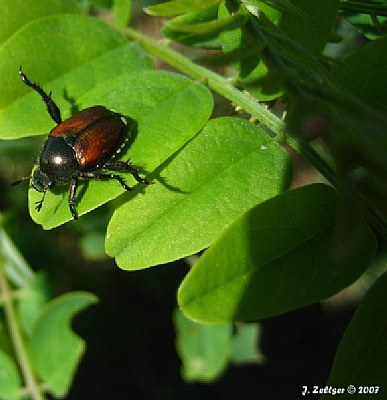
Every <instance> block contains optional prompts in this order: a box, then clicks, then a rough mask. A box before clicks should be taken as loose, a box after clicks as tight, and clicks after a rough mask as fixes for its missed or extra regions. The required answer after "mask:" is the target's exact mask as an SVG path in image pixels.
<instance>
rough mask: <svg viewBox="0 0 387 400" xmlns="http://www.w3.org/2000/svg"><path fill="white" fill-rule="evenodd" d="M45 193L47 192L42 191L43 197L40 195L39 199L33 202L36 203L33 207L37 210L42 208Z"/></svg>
mask: <svg viewBox="0 0 387 400" xmlns="http://www.w3.org/2000/svg"><path fill="white" fill-rule="evenodd" d="M46 193H47V192H46V191H44V192H43V197H42V198H41V199H40V200H38V201H36V202H35V204H36V207H35V209H36V211H37V212H39V211H40V210H41V209H42V207H43V201H44V198H45V197H46Z"/></svg>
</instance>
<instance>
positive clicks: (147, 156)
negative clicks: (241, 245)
mask: <svg viewBox="0 0 387 400" xmlns="http://www.w3.org/2000/svg"><path fill="white" fill-rule="evenodd" d="M98 103H103V105H105V106H106V107H108V108H110V109H113V110H116V111H119V112H120V113H121V114H124V115H126V116H129V117H130V118H132V119H134V120H135V121H136V122H137V125H138V131H137V132H136V131H135V130H134V129H132V131H133V132H132V133H133V137H132V142H131V144H130V146H129V149H127V150H126V151H123V152H121V153H120V158H121V159H123V160H127V159H128V158H129V157H130V160H131V162H132V163H133V164H134V165H136V166H139V167H144V168H145V169H146V171H148V172H151V171H153V170H154V169H155V168H156V167H158V166H159V165H160V164H161V163H163V162H165V161H166V160H167V158H168V157H170V156H171V155H172V154H173V153H175V152H176V151H177V150H178V149H179V148H180V147H182V146H183V145H184V144H185V143H186V142H187V141H188V140H189V139H190V138H191V137H192V136H193V135H195V133H196V132H197V131H198V130H199V129H200V128H201V127H202V126H203V125H204V124H205V122H206V121H207V119H208V118H209V116H210V114H211V112H212V107H213V99H212V96H211V93H210V92H209V90H208V89H207V88H206V87H205V86H203V85H202V84H200V83H198V82H192V81H191V80H189V79H187V78H184V77H183V76H181V75H177V74H173V73H169V72H162V71H142V72H136V73H127V74H123V75H119V76H117V77H115V78H113V79H111V80H109V81H107V82H104V83H102V84H101V85H98V86H97V87H96V88H95V89H94V90H92V91H90V92H89V93H87V94H86V95H85V96H83V97H81V98H80V99H79V104H80V106H81V107H80V108H85V107H88V106H91V105H95V104H98ZM125 180H126V181H127V183H128V184H129V185H132V186H133V185H134V184H135V183H136V182H135V180H134V179H133V178H132V176H131V175H129V174H127V175H126V176H125ZM156 186H157V185H156ZM86 188H87V190H86ZM138 189H139V190H144V185H139V188H138ZM148 189H149V188H147V189H146V193H147V191H148ZM139 190H136V191H134V192H133V194H136V193H137V194H138V192H139ZM124 191H125V190H124V189H123V188H122V187H121V186H120V185H119V184H118V183H117V182H116V181H114V180H113V181H104V182H101V181H92V182H88V183H81V185H80V187H79V191H78V198H77V200H78V201H77V204H76V206H77V210H78V213H79V215H82V214H84V213H86V212H88V211H90V210H92V209H94V208H96V207H98V206H100V205H101V204H103V203H106V202H107V201H109V200H112V199H113V198H115V197H117V196H118V195H120V194H122V193H123V192H124ZM41 196H42V194H41V193H38V192H36V191H35V190H33V189H30V192H29V197H30V199H29V204H30V213H31V216H32V218H33V219H34V220H35V221H36V222H37V223H40V224H42V225H43V227H44V228H45V229H51V228H53V227H55V226H58V225H60V224H62V223H64V222H66V221H68V220H70V219H72V217H71V214H70V211H69V207H68V187H63V188H60V189H59V190H58V191H56V192H54V191H50V192H48V193H47V195H46V199H45V202H44V205H43V208H42V210H41V212H37V211H36V210H35V204H34V203H35V202H36V201H38V200H39V199H40V198H41ZM140 197H141V198H145V197H146V196H140ZM80 200H81V202H80V203H79V201H80Z"/></svg>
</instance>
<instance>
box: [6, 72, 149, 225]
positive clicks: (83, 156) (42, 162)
mask: <svg viewBox="0 0 387 400" xmlns="http://www.w3.org/2000/svg"><path fill="white" fill-rule="evenodd" d="M19 74H20V77H21V79H22V81H23V82H24V83H25V84H26V85H27V86H29V87H31V88H32V89H34V90H35V91H36V92H37V93H38V94H39V95H40V96H41V98H42V99H43V101H44V103H45V104H46V107H47V111H48V113H49V115H50V117H51V118H52V119H53V121H54V122H55V123H56V124H57V125H56V126H55V127H54V128H53V129H52V130H51V132H50V133H49V135H48V137H47V139H46V140H45V142H44V143H43V147H42V149H41V151H40V154H39V157H38V159H37V161H36V169H35V171H34V172H33V174H32V176H29V177H26V178H22V179H20V180H19V181H17V182H14V184H18V183H20V182H21V181H23V180H25V179H30V180H31V185H32V187H33V188H34V189H35V190H37V191H38V192H41V193H43V197H42V199H41V200H39V201H37V202H36V210H37V211H40V210H41V209H42V206H43V201H44V198H45V195H46V193H47V190H49V189H50V188H52V187H54V186H56V185H65V184H70V190H69V197H68V204H69V208H70V212H71V215H72V216H73V218H74V219H78V214H77V210H76V207H75V199H76V193H77V189H78V181H79V179H84V180H93V179H96V180H110V179H115V180H116V181H117V182H118V183H119V184H120V185H121V186H122V187H123V188H124V189H125V190H128V191H130V190H132V188H131V187H129V186H128V185H127V184H126V182H125V180H124V179H123V177H122V176H120V175H118V174H116V173H114V172H129V173H130V174H131V175H132V176H133V177H134V178H135V179H136V181H137V182H139V183H143V184H147V185H148V184H150V182H149V181H148V180H147V179H145V178H142V177H141V176H140V175H139V172H138V170H137V168H136V167H134V166H133V165H131V164H130V163H129V161H126V162H125V161H115V160H114V158H115V156H116V155H117V154H118V153H120V151H121V150H122V148H123V147H124V146H125V144H126V142H127V140H128V139H129V135H130V132H129V129H128V123H127V121H126V119H125V118H124V116H123V115H121V114H119V113H116V112H114V111H111V110H108V109H107V108H105V107H104V106H101V105H97V106H93V107H89V108H86V109H84V110H81V111H79V112H78V113H76V114H74V115H73V116H72V117H70V118H69V119H67V120H65V121H62V117H61V113H60V109H59V107H58V106H57V105H56V104H55V102H54V101H53V99H52V98H51V94H52V93H51V92H50V93H49V94H47V93H46V92H45V91H44V90H43V89H42V87H41V86H39V85H38V84H37V83H33V82H31V81H30V80H29V79H28V77H27V76H26V74H25V73H24V72H23V70H22V67H20V69H19ZM107 171H109V172H107Z"/></svg>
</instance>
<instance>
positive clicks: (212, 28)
mask: <svg viewBox="0 0 387 400" xmlns="http://www.w3.org/2000/svg"><path fill="white" fill-rule="evenodd" d="M176 19H177V18H175V19H174V20H172V21H170V22H167V23H165V25H164V27H165V28H167V29H169V30H174V31H176V32H183V33H193V34H196V35H217V34H219V33H220V32H222V31H223V30H224V29H235V27H238V26H241V25H243V24H244V23H245V22H246V18H245V17H244V16H242V15H231V16H229V17H225V18H220V19H218V20H216V21H208V22H198V23H193V24H190V23H182V22H178V21H176Z"/></svg>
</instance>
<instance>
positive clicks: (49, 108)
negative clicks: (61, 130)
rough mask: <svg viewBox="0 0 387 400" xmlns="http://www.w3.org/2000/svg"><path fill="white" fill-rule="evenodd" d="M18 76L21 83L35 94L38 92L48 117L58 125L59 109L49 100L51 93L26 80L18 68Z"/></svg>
mask: <svg viewBox="0 0 387 400" xmlns="http://www.w3.org/2000/svg"><path fill="white" fill-rule="evenodd" d="M19 74H20V76H21V78H22V80H23V82H24V83H25V84H26V85H27V86H29V87H31V88H32V89H34V90H35V91H36V92H38V93H39V94H40V96H41V98H42V99H43V101H44V102H45V103H46V106H47V111H48V113H49V114H50V117H51V118H52V119H53V120H54V121H55V122H56V123H57V124H60V123H61V122H62V117H61V115H60V110H59V107H58V106H57V105H56V104H55V102H54V100H53V99H52V98H51V92H50V94H47V93H46V92H45V91H44V90H43V89H42V88H41V87H40V86H39V85H38V84H37V83H36V82H31V81H30V80H29V79H28V78H27V75H26V74H25V73H24V72H23V71H22V67H20V68H19Z"/></svg>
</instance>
